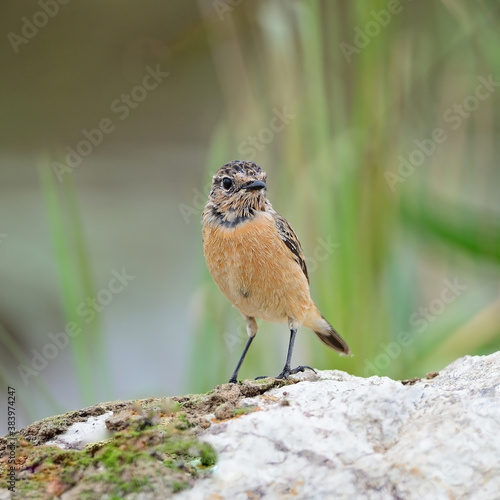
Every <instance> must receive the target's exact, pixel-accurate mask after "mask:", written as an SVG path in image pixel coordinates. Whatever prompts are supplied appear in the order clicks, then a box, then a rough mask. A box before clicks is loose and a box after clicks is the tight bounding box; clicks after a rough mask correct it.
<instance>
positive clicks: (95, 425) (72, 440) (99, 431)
mask: <svg viewBox="0 0 500 500" xmlns="http://www.w3.org/2000/svg"><path fill="white" fill-rule="evenodd" d="M112 415H113V412H112V411H107V412H106V413H103V414H102V415H99V416H98V417H89V418H88V419H87V420H86V421H85V422H75V423H74V424H71V425H70V426H69V427H68V428H67V429H66V432H64V433H63V434H59V435H58V436H56V437H55V438H54V439H53V440H51V441H47V442H46V443H45V444H46V445H49V446H58V447H59V448H62V449H63V450H83V448H85V446H86V445H87V444H89V443H94V442H96V441H101V440H103V439H107V438H109V437H111V436H112V433H111V432H110V431H108V429H107V428H106V423H105V422H106V420H107V419H108V418H109V417H111V416H112Z"/></svg>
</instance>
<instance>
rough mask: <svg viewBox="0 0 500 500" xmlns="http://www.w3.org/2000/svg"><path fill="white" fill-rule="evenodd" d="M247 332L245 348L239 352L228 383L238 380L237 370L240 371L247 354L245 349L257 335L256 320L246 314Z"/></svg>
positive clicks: (234, 382)
mask: <svg viewBox="0 0 500 500" xmlns="http://www.w3.org/2000/svg"><path fill="white" fill-rule="evenodd" d="M246 319H247V333H248V340H247V343H246V344H245V348H244V349H243V352H242V353H241V357H240V360H239V361H238V364H237V365H236V368H235V369H234V373H233V375H232V376H231V378H230V379H229V383H230V384H236V382H238V372H239V371H240V368H241V365H242V364H243V360H244V359H245V356H246V355H247V351H248V349H249V348H250V344H251V343H252V340H253V339H254V337H255V335H257V322H256V321H255V318H252V317H250V316H247V318H246Z"/></svg>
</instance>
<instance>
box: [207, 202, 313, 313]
mask: <svg viewBox="0 0 500 500" xmlns="http://www.w3.org/2000/svg"><path fill="white" fill-rule="evenodd" d="M203 245H204V253H205V258H206V261H207V266H208V269H209V271H210V274H211V275H212V277H213V278H214V280H215V282H216V283H217V285H218V287H219V288H220V289H221V291H222V292H223V293H224V295H225V296H226V297H227V298H228V299H229V300H230V301H231V303H232V304H233V305H234V306H235V307H237V308H238V309H239V310H240V312H241V313H242V314H244V315H246V316H253V317H257V318H262V319H266V320H269V321H277V322H286V321H288V318H290V317H292V318H294V319H296V320H297V321H299V323H301V322H302V320H303V318H304V316H305V314H306V311H307V309H308V308H309V307H310V304H311V299H310V295H309V284H308V282H307V279H306V277H305V275H304V273H303V271H302V269H301V268H300V266H299V265H298V264H297V262H296V261H295V259H294V257H293V254H292V253H291V252H290V250H289V249H288V247H287V246H286V245H285V244H284V242H283V241H282V240H281V238H280V236H279V234H278V231H277V229H276V225H275V222H274V219H273V216H272V215H271V214H269V213H267V212H257V214H256V215H255V216H254V217H253V218H251V219H249V220H247V221H245V222H242V223H240V224H238V225H237V226H234V227H223V226H221V225H207V226H205V227H204V228H203Z"/></svg>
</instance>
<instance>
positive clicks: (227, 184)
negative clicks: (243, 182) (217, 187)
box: [222, 177, 233, 190]
mask: <svg viewBox="0 0 500 500" xmlns="http://www.w3.org/2000/svg"><path fill="white" fill-rule="evenodd" d="M232 185H233V181H232V180H231V179H230V178H229V177H224V179H222V187H223V188H224V189H226V190H227V189H231V186H232Z"/></svg>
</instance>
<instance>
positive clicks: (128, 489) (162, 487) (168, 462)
mask: <svg viewBox="0 0 500 500" xmlns="http://www.w3.org/2000/svg"><path fill="white" fill-rule="evenodd" d="M156 420H157V421H158V422H159V423H157V424H152V423H148V422H151V420H149V419H146V420H144V419H138V420H134V419H132V420H130V421H128V422H126V425H127V428H126V429H125V430H123V431H120V432H117V433H115V435H114V436H113V437H112V438H111V439H109V440H106V441H102V442H98V443H93V444H91V445H88V446H87V447H86V448H85V449H84V450H81V451H76V450H61V449H60V448H57V447H54V446H47V445H39V446H33V445H31V444H30V443H28V442H27V441H24V440H21V441H20V442H19V444H20V447H19V449H18V456H17V459H18V462H19V464H21V465H18V467H20V468H21V469H22V470H23V471H24V472H23V474H24V476H23V479H19V480H18V481H17V483H16V491H17V492H18V493H19V495H20V496H21V497H22V498H40V497H43V496H44V495H47V494H50V495H56V496H59V495H61V494H62V493H63V492H65V491H67V490H69V489H71V488H78V492H77V495H78V498H95V496H96V492H98V494H99V495H105V494H107V495H110V497H111V498H123V497H124V496H125V495H127V494H129V493H134V492H139V491H159V492H167V493H168V492H169V491H170V492H177V491H180V490H181V489H185V488H188V487H189V486H191V485H192V483H193V480H194V479H195V478H197V477H202V476H203V474H204V473H205V472H204V471H206V470H207V469H208V468H210V467H213V466H214V465H215V463H216V461H217V454H216V453H215V451H214V449H213V448H212V447H211V446H210V445H209V444H207V443H201V442H200V441H198V439H197V438H196V437H195V435H194V434H193V433H192V431H186V430H185V429H184V428H182V429H181V426H180V425H179V422H184V423H185V422H187V417H186V415H185V414H175V415H173V416H163V417H161V416H160V414H158V415H157V418H156ZM190 427H192V426H190ZM180 429H181V430H180ZM3 467H6V464H1V463H0V470H1V469H2V468H3ZM27 471H29V474H27ZM2 472H3V471H2ZM5 486H6V484H4V480H2V481H0V487H5ZM96 488H97V489H96ZM91 492H94V496H92V494H91ZM36 495H38V496H36Z"/></svg>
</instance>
